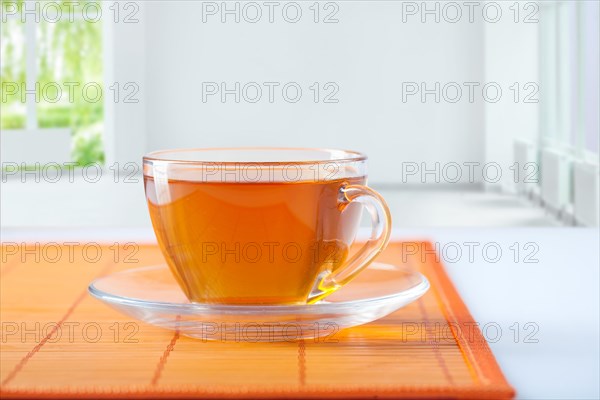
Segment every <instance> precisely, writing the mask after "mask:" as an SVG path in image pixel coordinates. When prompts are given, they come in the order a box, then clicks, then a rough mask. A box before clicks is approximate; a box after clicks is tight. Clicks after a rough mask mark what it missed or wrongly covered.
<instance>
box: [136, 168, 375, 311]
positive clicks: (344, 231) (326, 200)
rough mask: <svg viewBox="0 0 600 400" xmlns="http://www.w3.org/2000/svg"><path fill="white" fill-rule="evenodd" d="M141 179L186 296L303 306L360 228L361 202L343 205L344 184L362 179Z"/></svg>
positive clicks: (344, 256)
mask: <svg viewBox="0 0 600 400" xmlns="http://www.w3.org/2000/svg"><path fill="white" fill-rule="evenodd" d="M144 180H145V188H146V196H147V198H148V205H149V209H150V216H151V219H152V224H153V226H154V230H155V232H156V236H157V238H158V242H159V244H160V247H161V249H162V251H163V254H164V255H165V258H166V259H167V262H168V264H169V267H170V268H171V271H172V272H173V274H174V275H175V278H176V279H177V281H178V283H179V284H180V286H181V287H182V289H183V290H184V292H185V294H186V295H187V297H188V298H189V299H190V300H191V301H196V302H203V303H225V304H292V303H305V302H306V301H307V299H308V297H309V294H310V293H311V290H312V289H313V286H314V284H315V282H316V280H317V277H318V276H319V275H320V274H322V273H327V271H333V270H335V269H337V268H339V267H340V266H341V265H343V264H344V263H345V261H346V260H347V258H348V249H349V246H350V244H351V242H352V240H353V238H354V234H355V232H356V228H357V227H358V223H359V219H360V207H359V206H358V205H356V204H351V205H349V206H347V207H345V205H344V203H343V202H342V203H340V201H339V198H340V188H341V187H342V185H345V184H364V181H365V179H364V178H350V179H344V180H335V181H324V182H295V183H270V182H269V183H221V182H191V181H176V180H169V181H168V183H167V182H165V183H159V184H157V183H156V182H155V181H154V179H153V178H151V177H145V178H144ZM157 185H158V186H160V187H158V188H157ZM157 190H158V191H159V196H157ZM165 193H166V194H167V197H166V198H167V199H168V201H165V200H164V199H165ZM157 197H158V198H159V199H161V201H157ZM159 203H161V204H159ZM324 271H325V272H324Z"/></svg>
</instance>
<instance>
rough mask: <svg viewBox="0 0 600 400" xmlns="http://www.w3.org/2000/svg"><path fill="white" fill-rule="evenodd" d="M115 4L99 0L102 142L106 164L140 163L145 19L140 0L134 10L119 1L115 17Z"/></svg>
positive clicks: (143, 123) (143, 145)
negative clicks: (101, 17) (102, 115)
mask: <svg viewBox="0 0 600 400" xmlns="http://www.w3.org/2000/svg"><path fill="white" fill-rule="evenodd" d="M115 4H119V3H112V2H110V3H109V2H105V3H103V6H104V11H103V15H105V16H107V17H106V18H105V19H104V20H103V23H104V24H105V26H104V31H103V32H104V35H103V41H104V46H103V48H104V53H103V56H104V58H105V64H104V65H105V70H104V82H105V92H106V94H107V95H106V96H104V109H105V114H104V131H105V132H104V138H105V140H104V143H105V153H106V158H107V160H106V161H107V165H113V164H114V163H115V162H117V163H119V164H120V165H121V166H123V165H124V164H125V163H128V162H136V163H140V162H141V158H142V156H143V155H144V154H145V153H146V149H147V145H146V142H147V137H148V131H147V128H146V126H147V118H146V106H147V104H146V101H147V100H148V97H147V93H146V92H145V89H147V85H146V74H145V70H146V61H147V60H146V46H147V45H148V42H147V35H146V22H147V20H146V13H145V4H144V3H143V2H136V3H135V4H136V6H137V8H136V9H135V10H133V9H131V8H126V5H123V4H122V3H121V4H122V5H121V6H120V8H118V10H119V14H118V17H116V16H115V15H116V14H115V11H114V10H115V8H116V7H115ZM125 4H127V3H125ZM125 21H127V22H125Z"/></svg>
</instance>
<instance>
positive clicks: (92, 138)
mask: <svg viewBox="0 0 600 400" xmlns="http://www.w3.org/2000/svg"><path fill="white" fill-rule="evenodd" d="M80 4H81V5H80V6H78V7H77V8H75V13H74V15H77V14H79V15H81V7H82V5H83V4H84V2H80ZM64 9H65V10H68V8H64ZM64 15H65V18H63V19H61V20H60V21H57V22H50V21H44V20H43V19H42V21H40V22H39V23H38V24H37V35H36V36H37V37H36V43H35V46H36V52H37V77H36V82H39V86H38V98H39V101H38V102H37V103H36V111H37V124H38V128H70V129H71V132H72V135H73V140H72V157H73V161H76V162H78V163H79V164H80V165H86V164H89V163H92V162H103V161H104V149H103V142H102V133H103V119H104V118H103V117H104V107H103V100H104V96H106V90H105V88H104V82H103V79H102V70H103V68H102V22H101V21H97V22H91V21H86V20H85V19H83V18H76V19H75V21H73V22H71V21H69V18H66V16H67V15H68V14H67V13H66V12H65V13H64ZM29 18H31V17H29ZM24 29H25V24H24V23H23V22H22V21H21V19H20V15H16V18H12V19H9V20H8V21H7V22H6V23H2V24H1V35H2V40H1V55H0V58H1V63H0V84H4V83H6V82H14V83H16V84H18V87H19V90H18V93H17V94H15V95H12V96H6V95H3V96H2V97H3V98H2V99H1V100H2V103H1V105H0V106H1V108H2V110H1V112H0V127H1V128H2V129H24V128H26V126H25V124H26V122H25V121H26V117H25V116H26V105H25V101H24V100H25V99H24V98H23V97H24V96H23V95H22V94H21V88H23V85H24V83H25V79H26V76H25V74H26V67H25V54H26V39H25V31H24ZM65 84H66V85H65ZM69 85H71V87H73V89H72V90H70V89H69ZM86 85H87V87H88V89H87V90H88V91H87V92H86V93H87V95H86V94H85V93H84V87H86ZM2 87H3V88H4V86H2ZM56 87H59V88H60V92H58V91H57V89H56ZM44 88H46V90H44ZM96 88H100V89H101V91H100V92H98V91H97V90H96ZM27 89H31V88H29V87H27ZM58 93H60V98H58V100H56V99H57V97H58V96H57V94H58ZM27 97H28V98H29V97H31V98H33V95H27ZM27 100H28V101H29V99H27Z"/></svg>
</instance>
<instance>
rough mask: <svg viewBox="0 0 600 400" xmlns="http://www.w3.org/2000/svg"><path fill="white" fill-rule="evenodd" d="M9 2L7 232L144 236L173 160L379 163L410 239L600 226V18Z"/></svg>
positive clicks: (378, 6)
mask: <svg viewBox="0 0 600 400" xmlns="http://www.w3.org/2000/svg"><path fill="white" fill-rule="evenodd" d="M467 3H468V4H465V3H462V2H445V1H442V2H410V1H406V2H400V1H399V2H391V1H381V2H377V1H375V2H366V1H341V2H325V1H324V2H272V3H269V2H266V3H265V2H233V1H231V2H200V1H180V2H177V1H169V2H167V1H152V2H138V1H121V2H103V3H99V2H88V1H81V0H80V1H78V2H77V3H74V2H68V1H65V2H33V1H32V2H29V1H25V2H23V1H17V2H15V1H2V20H1V76H0V79H1V97H2V98H1V116H0V127H1V129H2V134H1V140H2V143H1V145H2V146H1V149H2V191H1V207H2V228H3V229H6V228H10V229H18V228H30V227H47V228H49V227H123V228H134V229H138V228H139V229H145V230H148V229H149V227H150V221H149V218H148V215H147V211H146V206H145V201H144V196H143V185H142V181H141V169H140V165H141V157H142V156H143V154H145V153H147V152H149V151H152V150H158V149H165V148H177V147H217V146H290V147H292V146H294V147H296V146H301V147H334V148H345V149H354V150H359V151H362V152H365V153H367V154H368V156H369V158H370V161H369V163H370V174H369V181H370V184H371V185H372V186H373V187H375V188H376V189H378V190H380V191H381V192H382V194H383V195H384V196H385V197H386V199H387V200H388V201H389V203H390V207H391V209H392V212H393V215H394V222H395V226H397V227H431V226H445V227H447V226H490V227H496V226H565V225H567V226H572V225H575V226H598V215H599V213H598V204H599V203H600V200H599V197H598V193H599V190H598V188H599V173H598V142H599V140H598V137H599V126H600V125H599V117H598V110H599V109H600V100H599V87H600V84H599V80H598V79H599V78H598V76H599V64H598V62H599V61H598V60H599V37H600V33H599V22H598V21H599V8H598V7H599V5H598V2H597V1H556V2H551V1H544V2H472V3H469V2H467Z"/></svg>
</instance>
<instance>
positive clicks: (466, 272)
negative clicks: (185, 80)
mask: <svg viewBox="0 0 600 400" xmlns="http://www.w3.org/2000/svg"><path fill="white" fill-rule="evenodd" d="M365 233H366V232H364V231H362V232H361V235H364V234H365ZM393 238H394V239H416V238H419V239H423V238H425V239H430V240H432V241H433V242H434V243H437V245H438V246H439V249H440V251H441V253H442V257H443V258H444V259H445V262H444V264H445V265H446V268H447V270H448V272H449V274H450V276H451V278H452V279H453V281H454V283H455V285H456V287H457V289H458V291H459V292H460V294H461V295H462V297H463V299H464V301H465V303H466V304H467V306H468V307H469V308H470V310H471V313H472V314H473V317H474V319H475V320H476V321H477V322H478V323H479V324H480V327H481V328H485V329H484V332H483V333H484V335H485V336H486V337H487V339H488V342H489V343H490V346H491V348H492V350H493V351H494V354H495V355H496V358H497V359H498V362H499V363H500V365H501V367H502V369H503V371H504V373H505V375H506V377H507V379H508V380H509V382H510V383H511V384H512V385H513V386H514V387H515V388H516V389H517V395H518V398H520V399H559V398H560V399H598V398H600V390H599V383H598V382H599V378H598V377H599V376H600V368H599V364H600V361H599V360H600V351H599V339H598V338H599V335H600V328H599V317H600V274H599V270H600V254H599V246H600V245H599V243H600V235H599V232H598V230H597V229H584V228H505V229H498V228H427V229H410V230H402V229H395V230H394V232H393ZM73 239H74V240H78V241H84V240H94V241H99V242H100V241H108V242H111V243H112V242H113V241H115V240H136V241H140V242H151V241H154V237H153V234H152V232H151V231H149V230H147V229H137V230H131V229H130V230H113V229H94V230H85V229H80V230H79V229H78V230H73V229H69V230H51V229H45V230H30V229H24V230H3V231H2V241H4V242H8V241H16V242H20V241H22V240H52V241H59V240H73ZM514 243H517V246H518V248H519V249H520V251H519V252H518V253H516V247H514ZM525 246H528V247H527V248H526V247H525ZM484 247H485V248H486V249H487V252H486V253H485V254H484V253H483V248H484ZM511 247H512V248H511ZM469 249H473V251H472V252H471V253H470V252H469ZM497 249H500V250H501V251H502V255H501V256H499V257H498V256H497V255H496V250H497ZM458 250H460V251H461V252H462V255H460V256H459V253H458V252H457V251H458ZM536 250H537V251H536ZM533 252H535V254H530V253H533ZM515 255H516V256H517V260H516V261H517V262H515ZM527 255H530V256H531V258H530V259H528V261H531V262H525V257H526V256H527ZM496 259H497V260H496ZM535 260H538V262H533V261H535ZM517 332H518V335H517Z"/></svg>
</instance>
